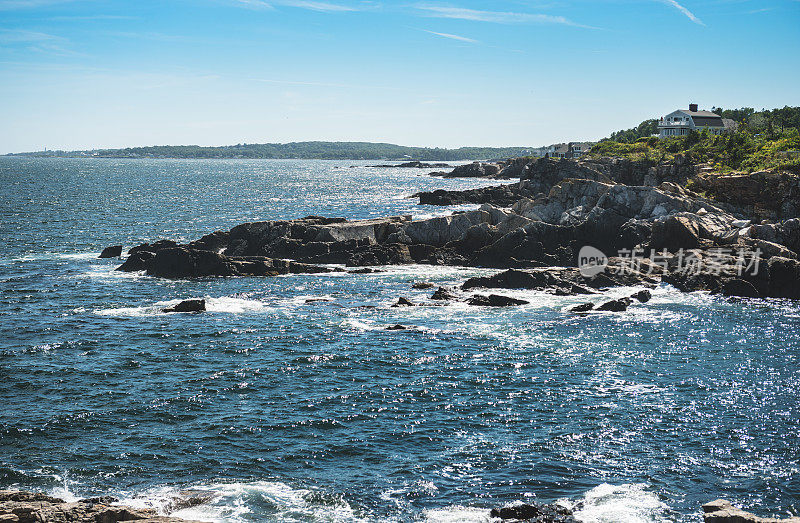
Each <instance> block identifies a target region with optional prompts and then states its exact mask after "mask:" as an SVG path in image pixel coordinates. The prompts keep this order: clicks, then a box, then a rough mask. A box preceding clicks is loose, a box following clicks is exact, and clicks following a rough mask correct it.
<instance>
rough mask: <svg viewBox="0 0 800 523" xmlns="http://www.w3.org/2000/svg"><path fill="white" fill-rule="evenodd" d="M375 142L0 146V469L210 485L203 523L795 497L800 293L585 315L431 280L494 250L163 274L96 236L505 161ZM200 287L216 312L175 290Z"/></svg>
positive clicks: (684, 508) (268, 214)
mask: <svg viewBox="0 0 800 523" xmlns="http://www.w3.org/2000/svg"><path fill="white" fill-rule="evenodd" d="M354 163H356V164H358V165H359V166H358V167H357V168H350V165H352V164H354ZM366 163H369V162H336V161H262V160H257V161H244V160H242V161H236V160H220V161H215V160H198V161H193V160H180V161H179V160H174V161H173V160H101V159H23V158H0V295H1V297H0V488H24V489H33V490H42V491H47V492H52V493H55V494H58V495H61V496H64V497H67V498H71V497H76V496H77V497H81V496H90V495H100V494H111V495H116V496H119V497H121V498H123V499H124V500H125V501H126V502H127V503H129V504H134V505H139V506H151V507H156V508H159V509H160V510H162V511H164V512H169V507H170V505H169V500H170V498H171V496H174V495H175V494H176V493H177V492H179V491H181V490H185V489H200V490H208V491H211V492H213V493H214V498H213V500H212V501H211V502H209V503H207V504H205V505H200V506H197V507H193V508H190V509H183V510H180V511H178V512H177V513H175V514H176V515H178V516H183V517H192V518H196V519H202V520H208V521H377V520H382V521H488V510H487V509H488V508H490V507H493V506H498V505H502V504H505V503H508V502H512V501H516V500H537V501H547V502H551V501H557V500H561V501H562V502H563V503H566V504H569V505H571V506H573V507H575V509H576V510H577V516H578V518H579V519H580V520H582V521H585V522H597V523H600V522H630V523H634V522H655V521H699V520H700V516H699V514H700V506H701V505H702V504H703V503H704V502H707V501H710V500H713V499H716V498H719V497H725V498H728V499H730V500H732V501H734V502H735V503H737V504H739V505H741V506H743V507H745V508H747V509H750V510H752V511H754V512H756V513H759V514H761V515H770V514H773V515H782V516H786V515H789V514H795V515H796V514H798V513H800V421H799V420H800V398H798V390H800V363H799V362H798V358H799V357H800V306H799V305H798V304H796V303H793V302H789V301H780V300H772V301H767V300H728V299H725V298H721V297H712V296H708V295H705V294H682V293H680V292H678V291H676V290H675V289H673V288H671V287H668V286H662V287H659V288H658V289H656V290H655V292H654V299H653V300H652V301H651V302H649V303H647V304H643V305H636V306H633V307H632V308H631V309H629V310H628V311H627V312H625V313H620V314H608V315H602V316H601V315H596V316H587V317H577V316H574V315H570V314H567V313H566V312H565V309H566V308H567V307H569V306H571V305H574V304H575V303H577V302H580V301H584V300H583V299H581V298H571V297H555V296H550V295H546V294H543V293H538V292H529V291H524V292H518V291H512V292H510V293H509V294H510V295H515V296H519V297H524V298H526V299H527V300H529V301H530V302H531V304H530V305H527V306H523V307H516V308H511V309H507V310H487V309H483V308H476V307H468V306H466V305H463V304H458V303H452V304H448V305H438V306H436V305H434V304H433V303H432V302H430V301H429V300H428V296H429V295H430V292H431V291H424V290H413V289H411V283H412V282H414V281H430V282H433V283H435V284H447V285H456V284H459V283H461V282H462V281H463V280H464V279H465V278H467V277H470V276H473V275H476V274H490V273H492V272H494V271H491V270H482V269H467V268H452V267H425V266H404V267H391V268H388V270H387V272H384V273H376V274H362V275H355V274H322V275H290V276H282V277H276V278H237V279H201V280H182V281H167V280H161V279H155V278H149V277H145V276H142V275H137V274H123V273H119V272H115V271H114V269H115V268H116V267H117V266H118V265H119V261H118V260H99V259H97V255H98V254H99V251H100V250H101V249H102V248H103V247H105V246H107V245H112V244H119V243H122V244H124V245H125V246H126V249H127V248H129V247H130V246H133V245H136V244H138V243H141V242H143V241H151V240H156V239H159V238H171V239H176V240H190V239H194V238H197V237H199V236H201V235H202V234H205V233H207V232H210V231H213V230H217V229H228V228H230V227H232V226H234V225H236V224H239V223H241V222H245V221H255V220H265V219H274V218H296V217H302V216H305V215H310V214H316V215H326V216H344V217H348V218H365V217H372V216H383V215H388V214H413V215H414V216H415V217H425V216H432V215H437V214H442V213H445V212H450V211H451V209H443V208H432V207H426V206H419V205H417V204H416V200H414V199H408V198H407V196H409V195H410V194H412V193H414V192H416V191H419V190H430V189H434V188H468V187H476V186H480V185H485V184H491V183H492V182H490V181H487V180H442V179H438V178H430V177H428V176H425V174H426V171H418V170H413V169H375V168H368V167H366V166H365V165H366ZM632 290H635V289H616V290H613V291H610V292H609V293H608V294H609V295H611V296H617V295H620V296H621V295H625V294H628V293H630V292H631V291H632ZM398 296H406V297H408V298H409V299H411V300H412V301H415V302H420V303H423V304H430V305H431V306H426V307H414V308H400V309H397V308H390V307H389V305H390V304H391V303H392V302H394V301H395V300H396V299H397V297H398ZM192 297H205V298H206V299H207V300H208V304H209V309H210V310H209V312H208V313H205V314H199V315H187V314H164V313H161V312H160V310H161V309H162V308H163V307H165V306H166V305H168V304H171V303H175V302H177V300H181V299H186V298H192ZM320 299H321V300H320ZM308 300H314V301H311V302H309V301H308ZM397 323H400V324H403V325H408V326H411V327H413V328H411V329H409V330H405V331H387V330H385V327H386V326H387V325H393V324H397Z"/></svg>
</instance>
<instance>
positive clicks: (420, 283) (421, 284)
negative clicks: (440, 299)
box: [411, 281, 433, 290]
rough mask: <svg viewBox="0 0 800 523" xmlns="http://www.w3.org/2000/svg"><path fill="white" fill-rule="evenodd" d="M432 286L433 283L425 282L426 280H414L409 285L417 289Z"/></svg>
mask: <svg viewBox="0 0 800 523" xmlns="http://www.w3.org/2000/svg"><path fill="white" fill-rule="evenodd" d="M432 287H433V284H432V283H431V282H427V281H417V282H414V284H413V285H411V288H412V289H419V290H423V289H430V288H432Z"/></svg>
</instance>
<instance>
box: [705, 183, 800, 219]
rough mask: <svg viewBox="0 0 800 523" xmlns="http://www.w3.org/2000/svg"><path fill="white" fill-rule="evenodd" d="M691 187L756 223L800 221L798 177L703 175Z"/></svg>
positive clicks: (799, 185) (799, 184) (799, 186)
mask: <svg viewBox="0 0 800 523" xmlns="http://www.w3.org/2000/svg"><path fill="white" fill-rule="evenodd" d="M691 187H692V189H693V190H695V191H702V192H704V193H705V194H706V195H707V196H709V197H710V198H713V199H714V200H716V201H718V202H721V203H724V204H728V205H729V206H732V207H733V208H735V209H737V210H738V211H739V212H741V213H743V214H747V215H748V216H751V217H752V218H753V219H754V220H756V221H761V220H764V219H768V220H788V219H791V218H797V217H800V176H798V175H797V174H793V173H787V172H772V171H760V172H755V173H751V174H732V175H720V174H716V173H709V174H700V175H698V176H697V177H696V178H694V179H693V180H692V182H691Z"/></svg>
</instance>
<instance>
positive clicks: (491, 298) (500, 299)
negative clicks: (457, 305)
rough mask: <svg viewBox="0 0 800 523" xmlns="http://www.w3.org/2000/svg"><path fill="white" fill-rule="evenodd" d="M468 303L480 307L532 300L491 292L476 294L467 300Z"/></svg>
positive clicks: (519, 303) (511, 304)
mask: <svg viewBox="0 0 800 523" xmlns="http://www.w3.org/2000/svg"><path fill="white" fill-rule="evenodd" d="M467 303H468V304H469V305H475V306H479V307H512V306H515V305H527V304H529V303H530V302H528V301H525V300H518V299H516V298H511V297H509V296H501V295H499V294H490V295H488V296H484V295H482V294H476V295H474V296H473V297H472V298H470V299H469V300H467Z"/></svg>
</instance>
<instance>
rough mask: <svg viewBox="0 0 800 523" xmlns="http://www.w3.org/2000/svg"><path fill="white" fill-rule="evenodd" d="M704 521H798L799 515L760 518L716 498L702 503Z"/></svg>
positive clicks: (713, 522)
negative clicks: (784, 517) (783, 517)
mask: <svg viewBox="0 0 800 523" xmlns="http://www.w3.org/2000/svg"><path fill="white" fill-rule="evenodd" d="M703 521H704V522H705V523H800V517H790V518H786V519H780V518H761V517H758V516H756V515H755V514H751V513H749V512H745V511H744V510H742V509H739V508H736V507H734V506H733V505H732V504H731V502H730V501H726V500H724V499H718V500H716V501H712V502H710V503H706V504H705V505H703Z"/></svg>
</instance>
